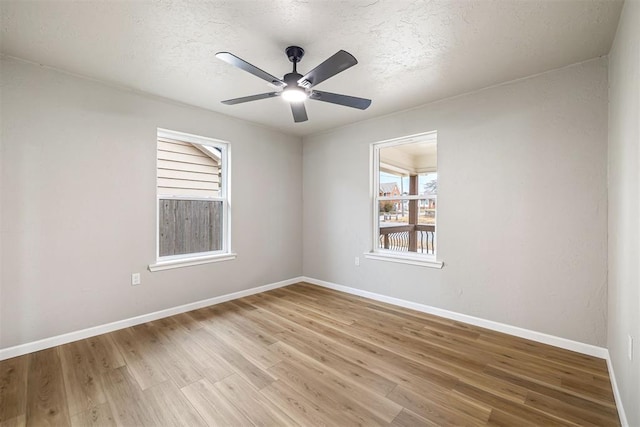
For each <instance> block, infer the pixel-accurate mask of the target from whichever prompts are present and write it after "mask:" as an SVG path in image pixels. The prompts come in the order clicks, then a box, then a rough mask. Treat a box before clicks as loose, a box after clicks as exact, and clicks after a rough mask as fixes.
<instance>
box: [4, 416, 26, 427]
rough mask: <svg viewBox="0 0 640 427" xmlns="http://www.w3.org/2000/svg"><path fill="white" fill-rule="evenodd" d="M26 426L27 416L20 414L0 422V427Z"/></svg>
mask: <svg viewBox="0 0 640 427" xmlns="http://www.w3.org/2000/svg"><path fill="white" fill-rule="evenodd" d="M26 425H27V415H26V414H22V415H18V416H17V417H13V418H9V419H7V420H4V421H2V422H0V427H24V426H26Z"/></svg>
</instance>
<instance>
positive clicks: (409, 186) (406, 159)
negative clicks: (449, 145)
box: [367, 132, 442, 268]
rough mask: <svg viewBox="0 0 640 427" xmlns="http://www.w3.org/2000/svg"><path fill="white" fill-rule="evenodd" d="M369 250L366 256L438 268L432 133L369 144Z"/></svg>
mask: <svg viewBox="0 0 640 427" xmlns="http://www.w3.org/2000/svg"><path fill="white" fill-rule="evenodd" d="M371 150H372V158H373V167H372V171H373V176H372V179H371V182H372V184H373V188H372V194H373V209H372V210H373V245H372V246H373V248H372V252H371V254H367V257H368V258H374V259H383V260H391V261H397V262H404V263H408V264H418V265H427V266H431V267H438V268H440V267H442V263H441V262H437V261H436V252H437V238H436V236H437V231H436V227H437V226H436V218H437V215H436V212H437V200H438V169H437V134H436V132H429V133H425V134H420V135H414V136H411V137H407V138H400V139H396V140H391V141H384V142H378V143H375V144H372V146H371Z"/></svg>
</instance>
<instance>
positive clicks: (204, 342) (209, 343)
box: [191, 328, 274, 389]
mask: <svg viewBox="0 0 640 427" xmlns="http://www.w3.org/2000/svg"><path fill="white" fill-rule="evenodd" d="M191 335H192V336H193V337H194V338H195V339H196V340H197V341H198V343H199V344H200V345H201V346H203V347H208V348H211V349H215V351H216V352H217V353H218V354H219V355H220V357H221V358H222V359H224V360H225V362H227V363H228V364H229V365H231V366H232V367H233V370H234V372H236V373H237V374H238V375H240V376H242V377H243V378H245V379H246V380H247V381H249V382H250V383H251V384H253V385H254V386H255V387H256V388H258V389H261V388H264V387H266V386H268V385H269V384H271V383H272V382H273V381H274V378H273V377H272V376H271V375H269V374H268V373H267V372H266V371H264V370H262V369H260V367H258V366H256V365H255V364H253V363H252V362H251V361H250V360H249V359H247V358H245V357H244V356H243V355H242V354H241V353H240V352H238V351H237V350H236V349H235V348H233V347H231V346H229V345H227V344H226V343H225V342H224V341H223V340H221V339H219V338H218V337H216V336H215V333H212V331H210V330H207V329H205V328H202V329H200V330H198V331H195V332H194V333H192V334H191Z"/></svg>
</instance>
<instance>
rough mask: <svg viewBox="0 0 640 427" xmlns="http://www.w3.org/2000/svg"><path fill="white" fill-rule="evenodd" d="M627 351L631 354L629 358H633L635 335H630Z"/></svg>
mask: <svg viewBox="0 0 640 427" xmlns="http://www.w3.org/2000/svg"><path fill="white" fill-rule="evenodd" d="M627 351H628V352H629V353H628V356H629V360H633V337H632V336H631V335H629V342H628V349H627Z"/></svg>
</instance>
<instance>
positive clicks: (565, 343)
mask: <svg viewBox="0 0 640 427" xmlns="http://www.w3.org/2000/svg"><path fill="white" fill-rule="evenodd" d="M301 280H303V281H305V282H308V283H311V284H314V285H318V286H322V287H325V288H329V289H335V290H337V291H342V292H346V293H348V294H352V295H358V296H361V297H365V298H370V299H373V300H376V301H381V302H386V303H389V304H393V305H397V306H400V307H405V308H410V309H412V310H416V311H421V312H423V313H428V314H433V315H435V316H440V317H444V318H447V319H451V320H457V321H459V322H464V323H469V324H471V325H475V326H480V327H482V328H486V329H491V330H493V331H498V332H503V333H505V334H509V335H515V336H517V337H520V338H526V339H528V340H532V341H537V342H540V343H543V344H549V345H552V346H555V347H560V348H564V349H566V350H571V351H575V352H578V353H582V354H587V355H589V356H594V357H599V358H600V359H606V358H607V357H608V355H609V352H608V351H607V349H606V348H604V347H598V346H595V345H591V344H585V343H582V342H579V341H572V340H569V339H566V338H561V337H557V336H554V335H549V334H544V333H542V332H536V331H532V330H530V329H524V328H519V327H517V326H512V325H507V324H505V323H500V322H494V321H493V320H486V319H482V318H479V317H474V316H468V315H466V314H461V313H456V312H455V311H449V310H444V309H442V308H437V307H432V306H429V305H426V304H420V303H417V302H412V301H407V300H403V299H400V298H394V297H390V296H386V295H381V294H376V293H374V292H369V291H363V290H362V289H356V288H351V287H349V286H343V285H338V284H336V283H331V282H326V281H324V280H318V279H314V278H311V277H302V279H301Z"/></svg>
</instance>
